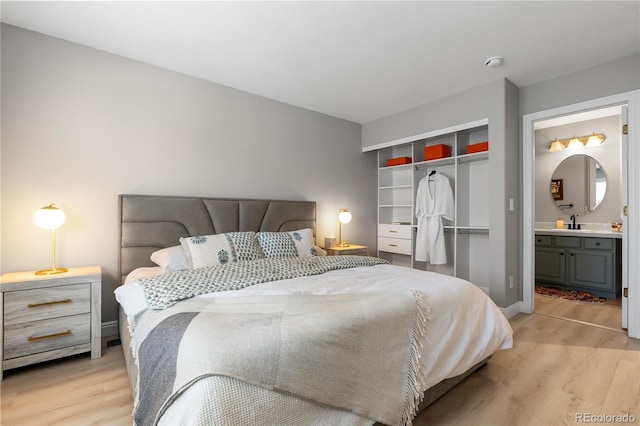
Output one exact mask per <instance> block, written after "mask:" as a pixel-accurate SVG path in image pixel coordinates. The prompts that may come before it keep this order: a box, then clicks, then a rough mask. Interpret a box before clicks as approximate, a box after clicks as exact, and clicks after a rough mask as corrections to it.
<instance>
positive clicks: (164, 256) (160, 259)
mask: <svg viewBox="0 0 640 426" xmlns="http://www.w3.org/2000/svg"><path fill="white" fill-rule="evenodd" d="M150 259H151V261H152V262H153V263H155V264H156V265H158V266H160V267H161V268H162V272H171V271H183V270H185V269H189V261H188V260H187V256H185V254H184V250H183V249H182V246H181V245H180V246H173V247H167V248H163V249H161V250H157V251H154V252H153V253H151V257H150Z"/></svg>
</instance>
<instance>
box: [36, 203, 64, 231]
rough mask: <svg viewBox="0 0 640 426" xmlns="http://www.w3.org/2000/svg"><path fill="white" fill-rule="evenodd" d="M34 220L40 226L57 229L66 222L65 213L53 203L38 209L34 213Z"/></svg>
mask: <svg viewBox="0 0 640 426" xmlns="http://www.w3.org/2000/svg"><path fill="white" fill-rule="evenodd" d="M33 220H34V221H35V222H36V225H38V226H39V227H40V228H44V229H56V228H59V227H60V226H62V224H63V223H64V220H65V215H64V212H63V211H62V210H60V209H59V208H58V207H56V205H55V204H53V203H52V204H49V205H48V206H45V207H42V208H41V209H38V210H36V212H35V213H34V214H33Z"/></svg>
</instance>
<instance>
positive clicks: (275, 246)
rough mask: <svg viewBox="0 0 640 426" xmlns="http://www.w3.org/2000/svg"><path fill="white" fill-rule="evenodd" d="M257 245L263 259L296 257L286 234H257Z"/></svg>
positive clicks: (293, 245)
mask: <svg viewBox="0 0 640 426" xmlns="http://www.w3.org/2000/svg"><path fill="white" fill-rule="evenodd" d="M258 243H259V244H260V248H262V252H263V253H264V255H265V257H298V250H296V246H295V244H294V242H293V238H292V237H291V235H290V234H289V233H288V232H258Z"/></svg>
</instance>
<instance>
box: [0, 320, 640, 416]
mask: <svg viewBox="0 0 640 426" xmlns="http://www.w3.org/2000/svg"><path fill="white" fill-rule="evenodd" d="M511 325H512V327H513V329H514V339H515V343H514V348H513V349H510V350H506V351H500V352H497V353H496V354H495V355H494V356H493V358H492V359H491V360H490V361H489V363H488V364H487V366H486V367H484V368H483V369H481V370H479V371H478V372H476V373H475V374H473V375H471V376H470V377H469V378H467V379H466V380H465V381H463V382H462V383H460V384H459V385H458V386H457V387H455V388H454V389H452V390H451V391H450V392H449V393H448V394H446V395H444V396H443V397H442V398H441V399H440V400H438V401H436V402H435V403H434V404H433V405H432V406H431V407H429V408H428V409H427V410H426V411H425V412H423V413H422V414H421V415H420V416H418V417H417V418H416V419H415V421H414V424H415V425H416V426H426V425H561V424H578V423H580V422H579V421H577V418H576V415H580V414H581V413H589V414H591V415H602V414H606V415H624V414H630V415H632V416H635V423H632V424H639V423H640V385H639V384H640V341H639V340H634V339H629V338H628V337H627V336H626V334H625V333H623V332H621V331H614V330H609V329H606V328H602V327H594V326H590V325H585V324H582V323H578V322H575V321H569V320H563V319H559V318H555V317H551V316H548V315H546V314H538V313H534V314H532V315H524V314H519V315H517V316H516V317H514V318H512V320H511ZM103 351H104V352H103V357H102V358H100V359H98V360H90V359H89V357H88V356H85V357H79V358H74V359H67V360H61V361H59V362H55V363H52V364H46V365H42V366H36V367H31V368H28V369H23V370H17V371H14V372H11V371H10V372H8V373H7V374H6V378H5V380H4V381H3V382H2V384H1V387H0V389H1V393H2V405H1V417H0V423H1V424H2V425H3V426H4V425H6V426H8V425H34V426H35V425H90V424H104V425H130V424H131V417H130V413H131V409H132V401H131V392H130V390H129V383H128V381H127V376H126V370H125V367H124V359H123V356H122V348H121V347H120V346H114V347H110V348H103ZM582 423H585V422H582Z"/></svg>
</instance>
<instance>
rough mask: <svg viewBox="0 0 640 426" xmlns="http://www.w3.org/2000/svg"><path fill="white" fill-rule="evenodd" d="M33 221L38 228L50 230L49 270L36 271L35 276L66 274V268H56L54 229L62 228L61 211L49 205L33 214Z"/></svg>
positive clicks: (62, 213)
mask: <svg viewBox="0 0 640 426" xmlns="http://www.w3.org/2000/svg"><path fill="white" fill-rule="evenodd" d="M33 220H34V221H35V222H36V225H38V226H39V227H40V228H43V229H51V269H42V270H40V271H36V275H53V274H61V273H63V272H67V271H68V269H66V268H56V228H59V227H60V226H62V224H63V223H64V220H65V215H64V212H63V211H62V210H60V209H59V208H58V207H56V205H55V204H53V203H51V204H49V205H48V206H44V207H42V208H40V209H38V210H36V212H35V213H34V214H33Z"/></svg>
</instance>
